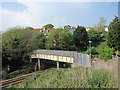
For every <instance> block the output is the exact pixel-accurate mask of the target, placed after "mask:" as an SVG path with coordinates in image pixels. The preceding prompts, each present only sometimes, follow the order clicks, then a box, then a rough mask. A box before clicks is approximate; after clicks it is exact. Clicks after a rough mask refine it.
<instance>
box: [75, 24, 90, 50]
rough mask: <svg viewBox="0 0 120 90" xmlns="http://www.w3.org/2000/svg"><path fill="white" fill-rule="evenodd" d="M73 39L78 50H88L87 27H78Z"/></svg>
mask: <svg viewBox="0 0 120 90" xmlns="http://www.w3.org/2000/svg"><path fill="white" fill-rule="evenodd" d="M73 37H74V41H75V46H76V49H77V50H80V51H85V50H87V45H88V41H89V39H88V34H87V32H86V29H85V27H83V26H78V27H77V28H76V30H75V31H74V32H73Z"/></svg>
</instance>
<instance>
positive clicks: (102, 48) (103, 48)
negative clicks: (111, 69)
mask: <svg viewBox="0 0 120 90" xmlns="http://www.w3.org/2000/svg"><path fill="white" fill-rule="evenodd" d="M97 51H98V53H99V58H100V59H102V60H105V61H107V60H109V59H112V55H113V54H114V48H109V47H108V45H107V43H106V42H103V43H101V44H100V45H99V46H98V47H97Z"/></svg>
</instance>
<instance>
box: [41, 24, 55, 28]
mask: <svg viewBox="0 0 120 90" xmlns="http://www.w3.org/2000/svg"><path fill="white" fill-rule="evenodd" d="M53 27H54V25H52V24H47V25H44V26H43V27H42V28H53Z"/></svg>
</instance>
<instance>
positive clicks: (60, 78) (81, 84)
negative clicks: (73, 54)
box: [8, 67, 116, 88]
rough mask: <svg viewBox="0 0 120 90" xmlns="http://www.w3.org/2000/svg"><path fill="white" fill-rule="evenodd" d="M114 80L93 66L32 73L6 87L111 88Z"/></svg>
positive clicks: (114, 83) (114, 82)
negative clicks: (21, 80) (16, 83)
mask: <svg viewBox="0 0 120 90" xmlns="http://www.w3.org/2000/svg"><path fill="white" fill-rule="evenodd" d="M115 86H116V80H115V78H114V77H113V75H112V73H111V72H109V71H107V70H103V69H100V70H95V69H93V68H83V67H77V68H70V69H52V70H50V71H49V72H47V73H45V72H43V73H40V74H34V75H32V76H30V77H28V78H27V79H26V80H25V81H23V82H22V83H21V84H18V85H14V86H13V85H12V86H9V87H8V88H113V87H115Z"/></svg>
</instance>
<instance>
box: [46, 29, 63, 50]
mask: <svg viewBox="0 0 120 90" xmlns="http://www.w3.org/2000/svg"><path fill="white" fill-rule="evenodd" d="M63 30H64V29H62V28H57V29H55V30H54V31H53V32H51V33H50V34H48V38H47V43H46V47H47V49H53V44H54V36H55V35H56V34H58V35H60V33H61V32H63ZM57 48H58V47H57Z"/></svg>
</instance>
